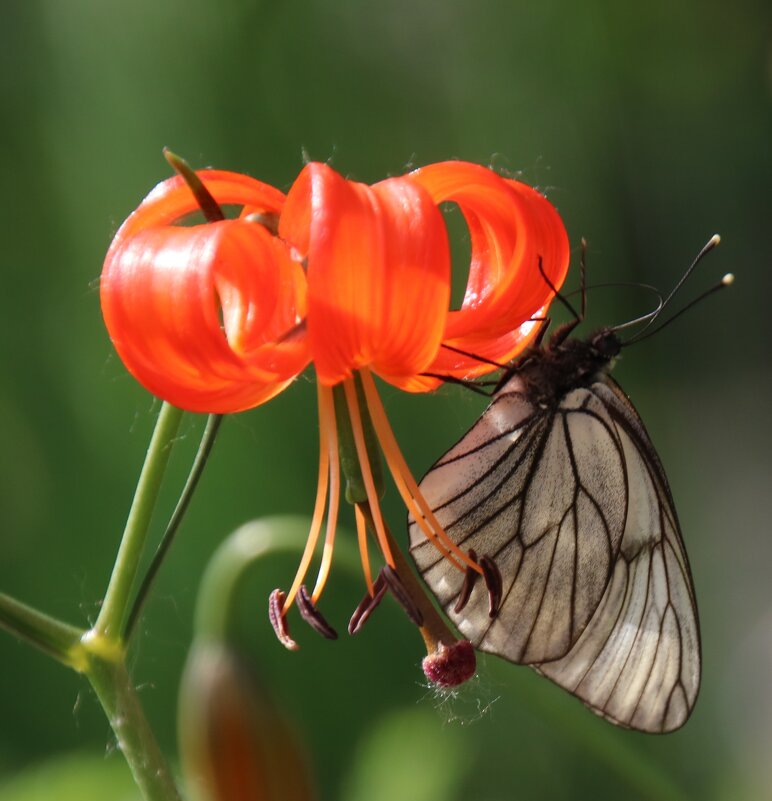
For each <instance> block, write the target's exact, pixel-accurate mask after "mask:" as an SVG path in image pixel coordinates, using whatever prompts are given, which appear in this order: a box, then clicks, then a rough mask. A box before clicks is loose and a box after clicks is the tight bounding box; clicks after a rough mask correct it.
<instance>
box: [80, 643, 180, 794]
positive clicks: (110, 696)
mask: <svg viewBox="0 0 772 801" xmlns="http://www.w3.org/2000/svg"><path fill="white" fill-rule="evenodd" d="M86 643H87V645H88V647H89V650H90V651H91V654H92V658H91V660H90V663H89V666H88V669H87V671H86V675H87V676H88V679H89V681H90V682H91V686H92V687H93V688H94V690H95V692H96V694H97V697H98V698H99V701H100V703H101V704H102V708H103V709H104V711H105V714H106V715H107V719H108V720H109V721H110V726H111V727H112V730H113V732H114V733H115V737H116V739H117V741H118V747H119V748H120V750H121V752H122V753H123V756H124V757H125V759H126V762H127V763H128V765H129V768H130V769H131V772H132V775H133V776H134V781H135V782H136V783H137V786H138V787H139V789H140V791H141V792H142V796H143V798H144V799H145V801H181V796H180V794H179V792H178V791H177V788H176V787H175V785H174V780H173V779H172V777H171V773H170V772H169V768H168V766H167V764H166V760H165V759H164V756H163V754H162V753H161V749H160V748H159V747H158V743H157V742H156V739H155V737H154V735H153V732H152V730H151V729H150V726H149V724H148V722H147V718H146V717H145V714H144V711H143V710H142V706H141V704H140V702H139V698H138V697H137V693H136V691H135V690H134V688H133V687H132V685H131V680H130V678H129V674H128V672H127V670H126V665H125V663H124V661H123V655H122V654H121V653H120V652H116V653H105V654H104V655H97V654H94V651H95V650H97V649H99V648H100V647H105V646H107V645H108V644H107V643H104V642H103V641H102V642H100V641H99V638H97V637H95V638H93V639H91V640H90V641H88V640H87V641H86Z"/></svg>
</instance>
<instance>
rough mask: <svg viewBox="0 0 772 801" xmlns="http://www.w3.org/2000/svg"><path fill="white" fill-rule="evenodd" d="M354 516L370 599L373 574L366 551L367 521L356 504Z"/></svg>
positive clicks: (372, 592) (372, 590) (373, 592)
mask: <svg viewBox="0 0 772 801" xmlns="http://www.w3.org/2000/svg"><path fill="white" fill-rule="evenodd" d="M354 516H355V517H356V521H357V541H358V543H359V556H360V558H361V559H362V572H363V573H364V574H365V582H367V592H368V594H369V595H370V597H371V598H372V597H373V595H374V594H375V590H374V589H373V573H372V570H371V569H370V554H369V552H368V550H367V521H366V520H365V516H364V514H363V513H362V509H361V508H360V506H359V504H358V503H357V504H354Z"/></svg>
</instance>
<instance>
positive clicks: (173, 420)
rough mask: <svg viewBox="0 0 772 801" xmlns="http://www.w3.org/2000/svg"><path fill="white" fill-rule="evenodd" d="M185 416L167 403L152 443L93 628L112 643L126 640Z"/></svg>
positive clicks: (160, 415)
mask: <svg viewBox="0 0 772 801" xmlns="http://www.w3.org/2000/svg"><path fill="white" fill-rule="evenodd" d="M183 414H184V412H183V411H182V410H181V409H178V408H176V407H175V406H172V405H171V404H169V403H164V404H163V406H162V407H161V411H160V413H159V415H158V420H157V422H156V426H155V430H154V431H153V436H152V438H151V440H150V446H149V447H148V451H147V456H146V457H145V463H144V465H143V467H142V472H141V473H140V476H139V482H138V484H137V490H136V492H135V494H134V501H133V502H132V505H131V510H130V511H129V516H128V519H127V521H126V527H125V529H124V532H123V537H122V539H121V544H120V548H119V550H118V556H117V557H116V560H115V565H114V567H113V572H112V575H111V576H110V583H109V584H108V587H107V593H106V594H105V599H104V602H103V603H102V609H101V611H100V613H99V616H98V617H97V621H96V623H95V624H94V628H93V631H94V633H95V634H97V635H99V636H100V637H104V638H105V639H107V640H110V641H112V642H121V641H122V640H123V636H124V633H125V626H126V622H127V619H128V614H129V602H130V598H131V592H132V589H133V586H134V582H135V580H136V578H137V573H138V571H139V563H140V559H141V557H142V552H143V550H144V546H145V542H146V540H147V534H148V529H149V527H150V520H151V517H152V514H153V509H154V508H155V504H156V501H157V499H158V493H159V491H160V488H161V482H162V480H163V476H164V473H165V471H166V466H167V464H168V461H169V456H170V455H171V445H172V443H173V442H174V438H175V436H176V435H177V430H178V429H179V425H180V421H181V420H182V416H183Z"/></svg>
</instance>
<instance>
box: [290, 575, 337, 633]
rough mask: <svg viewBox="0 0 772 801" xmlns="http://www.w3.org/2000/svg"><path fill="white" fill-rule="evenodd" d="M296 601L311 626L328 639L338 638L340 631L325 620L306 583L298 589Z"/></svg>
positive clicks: (299, 610)
mask: <svg viewBox="0 0 772 801" xmlns="http://www.w3.org/2000/svg"><path fill="white" fill-rule="evenodd" d="M295 603H296V605H297V608H298V612H300V616H301V617H302V618H303V620H305V621H306V623H308V625H309V626H311V628H312V629H314V630H315V631H318V632H319V634H321V635H322V637H325V638H326V639H328V640H337V639H338V632H337V631H335V629H334V628H333V627H332V626H331V625H330V624H329V623H328V622H327V621H326V620H325V618H324V615H322V613H321V612H320V611H319V610H318V609H317V608H316V606H315V605H314V602H313V601H312V600H311V596H310V595H309V594H308V590H307V589H306V585H305V584H301V585H300V588H299V589H298V594H297V596H296V598H295Z"/></svg>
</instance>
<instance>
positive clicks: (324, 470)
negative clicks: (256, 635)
mask: <svg viewBox="0 0 772 801" xmlns="http://www.w3.org/2000/svg"><path fill="white" fill-rule="evenodd" d="M326 392H327V394H328V395H329V390H326ZM324 393H325V388H324V387H322V386H319V387H318V392H317V396H318V403H319V475H318V481H317V485H316V500H315V501H314V513H313V516H312V518H311V527H310V529H309V532H308V540H307V541H306V546H305V548H304V549H303V556H302V557H301V559H300V564H299V565H298V569H297V572H296V573H295V578H294V580H293V582H292V586H291V587H290V590H289V592H288V593H287V595H286V599H285V600H284V605H283V608H282V612H281V613H282V615H286V614H287V610H288V609H289V608H290V607H291V606H292V602H293V601H294V600H295V595H296V594H297V591H298V589H299V588H300V585H301V584H302V583H303V581H304V580H305V577H306V573H308V568H309V567H310V566H311V560H312V559H313V556H314V552H315V551H316V545H317V542H318V541H319V533H320V531H321V528H322V521H323V520H324V513H325V510H326V509H327V489H328V487H329V488H330V510H331V512H332V509H333V503H332V500H333V498H334V499H335V511H336V516H337V494H338V493H337V484H338V483H339V480H337V472H338V471H337V470H335V473H332V466H331V463H332V461H333V460H337V450H338V442H337V428H336V426H335V415H334V413H333V415H332V416H331V417H330V415H329V414H327V411H328V410H327V409H326V408H325V394H324ZM331 439H334V440H335V442H334V445H335V447H334V448H333V447H332V445H333V443H332V442H331ZM331 474H332V478H333V482H331V481H330V478H331ZM333 483H335V484H336V487H335V494H334V495H333V486H332V484H333ZM330 521H331V515H328V516H327V535H326V536H325V546H326V545H327V540H328V538H329V536H330ZM332 528H333V532H334V528H335V526H334V523H333V525H332ZM318 588H319V582H318V581H317V586H316V588H315V589H314V596H313V597H314V603H316V601H317V600H318V597H319V596H318V593H317V589H318Z"/></svg>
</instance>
